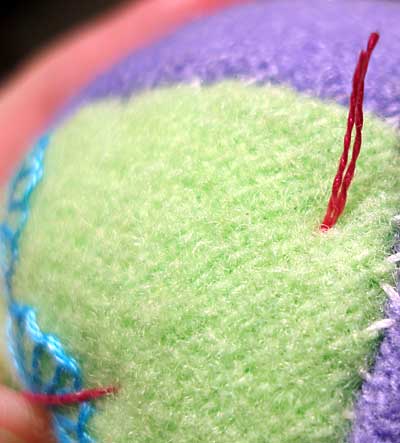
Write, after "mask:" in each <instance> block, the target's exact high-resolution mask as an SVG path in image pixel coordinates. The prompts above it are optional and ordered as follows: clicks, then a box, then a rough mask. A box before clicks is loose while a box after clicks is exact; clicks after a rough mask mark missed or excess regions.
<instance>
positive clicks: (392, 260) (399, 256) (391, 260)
mask: <svg viewBox="0 0 400 443" xmlns="http://www.w3.org/2000/svg"><path fill="white" fill-rule="evenodd" d="M386 260H387V261H388V262H389V263H397V262H399V261H400V252H397V254H393V255H389V257H388V258H387V259H386Z"/></svg>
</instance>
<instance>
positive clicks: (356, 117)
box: [320, 32, 379, 231]
mask: <svg viewBox="0 0 400 443" xmlns="http://www.w3.org/2000/svg"><path fill="white" fill-rule="evenodd" d="M378 40H379V34H377V33H376V32H373V33H372V34H371V35H370V37H369V40H368V46H367V50H366V51H364V50H362V51H361V53H360V56H359V59H358V62H357V66H356V69H355V71H354V75H353V89H352V92H351V97H350V107H349V114H348V117H347V130H346V134H345V136H344V147H343V152H342V155H341V157H340V161H339V167H338V170H337V173H336V175H335V178H334V180H333V185H332V193H331V196H330V199H329V202H328V208H327V210H326V214H325V217H324V220H323V222H322V224H321V226H320V229H321V231H327V230H328V229H330V228H332V227H333V226H334V225H335V223H336V222H337V220H338V218H339V217H340V215H341V214H342V212H343V210H344V207H345V206H346V200H347V193H348V190H349V187H350V184H351V182H352V180H353V177H354V172H355V169H356V162H357V159H358V156H359V155H360V151H361V142H362V128H363V124H364V115H363V101H364V80H365V76H366V74H367V70H368V64H369V60H370V58H371V54H372V51H373V50H374V48H375V46H376V44H377V43H378ZM354 125H355V127H356V135H355V139H354V144H353V150H352V155H351V160H350V163H349V164H348V166H347V163H348V157H349V150H350V144H351V135H352V132H353V128H354ZM346 166H347V169H346ZM345 169H346V172H345Z"/></svg>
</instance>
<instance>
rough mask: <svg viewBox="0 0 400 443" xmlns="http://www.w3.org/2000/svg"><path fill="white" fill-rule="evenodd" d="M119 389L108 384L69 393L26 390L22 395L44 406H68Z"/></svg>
mask: <svg viewBox="0 0 400 443" xmlns="http://www.w3.org/2000/svg"><path fill="white" fill-rule="evenodd" d="M118 391H119V388H118V387H116V386H108V387H106V388H96V389H84V390H82V391H78V392H71V393H69V394H41V393H35V392H30V391H24V392H22V395H23V396H24V397H25V398H26V399H27V400H29V401H31V402H32V403H38V404H41V405H44V406H66V405H72V404H77V403H84V402H87V401H93V400H96V399H98V398H101V397H104V396H106V395H112V394H116V393H117V392H118Z"/></svg>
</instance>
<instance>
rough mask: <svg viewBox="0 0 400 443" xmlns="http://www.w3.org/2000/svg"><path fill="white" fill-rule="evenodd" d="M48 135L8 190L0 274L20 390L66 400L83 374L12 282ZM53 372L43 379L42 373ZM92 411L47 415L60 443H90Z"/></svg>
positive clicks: (88, 407)
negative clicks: (20, 299) (22, 300)
mask: <svg viewBox="0 0 400 443" xmlns="http://www.w3.org/2000/svg"><path fill="white" fill-rule="evenodd" d="M48 145H49V135H45V136H43V137H42V138H41V139H40V140H39V141H38V143H37V144H36V145H35V147H34V148H33V150H32V152H31V153H30V154H29V155H28V156H27V158H26V159H25V161H24V162H23V164H22V166H21V168H20V170H19V171H18V172H17V174H16V175H15V177H14V179H13V180H12V182H11V185H10V189H9V197H8V201H7V206H6V214H5V216H4V220H3V222H2V223H1V224H0V246H1V251H0V252H1V255H0V257H1V274H2V277H3V283H4V291H3V292H4V296H5V299H6V303H7V307H8V313H9V318H8V325H7V335H8V346H9V349H10V353H11V356H12V358H13V361H14V365H15V368H16V370H17V373H18V375H19V377H20V379H21V381H22V383H23V384H24V386H25V387H26V388H27V389H29V390H30V391H32V392H40V393H46V394H66V393H71V392H76V391H79V390H81V389H82V374H81V370H80V368H79V365H78V363H77V362H76V361H75V359H74V358H73V357H71V356H70V355H69V354H68V353H67V352H66V351H65V349H64V348H63V346H62V344H61V342H60V341H59V339H58V338H57V337H55V336H54V335H50V334H45V333H43V332H42V331H41V330H40V327H39V325H38V322H37V319H36V313H35V310H34V309H33V308H32V307H30V306H26V305H23V304H21V303H18V302H17V300H15V298H14V294H13V288H12V279H13V276H14V273H15V268H16V264H17V262H18V257H19V240H20V237H21V233H22V232H23V230H24V227H25V225H26V222H27V219H28V214H29V202H30V198H31V195H32V193H33V191H34V190H35V189H36V187H37V185H38V183H39V182H40V180H41V178H42V176H43V158H44V154H45V151H46V148H47V146H48ZM44 362H45V364H46V372H49V371H50V370H52V376H51V377H49V378H48V379H47V378H46V375H45V374H43V372H42V369H43V368H42V366H43V365H42V364H44ZM94 410H95V409H94V406H93V405H92V404H91V403H89V402H86V403H82V404H80V405H78V406H76V407H74V408H69V409H68V413H67V411H66V410H63V409H62V408H54V410H53V411H52V412H53V413H52V416H53V425H54V430H55V434H56V438H57V440H58V442H59V443H94V440H93V438H92V437H91V436H90V435H89V434H88V431H87V424H88V421H89V420H90V418H91V416H92V415H93V413H94Z"/></svg>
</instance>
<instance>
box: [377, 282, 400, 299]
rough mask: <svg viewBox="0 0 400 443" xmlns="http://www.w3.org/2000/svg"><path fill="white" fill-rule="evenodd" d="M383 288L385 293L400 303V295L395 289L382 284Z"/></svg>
mask: <svg viewBox="0 0 400 443" xmlns="http://www.w3.org/2000/svg"><path fill="white" fill-rule="evenodd" d="M381 288H382V289H383V290H384V291H385V293H386V295H387V296H388V297H389V298H390V299H391V300H393V301H396V302H400V295H399V294H398V292H397V291H396V289H395V288H393V287H392V286H390V285H388V284H387V283H382V284H381Z"/></svg>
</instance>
